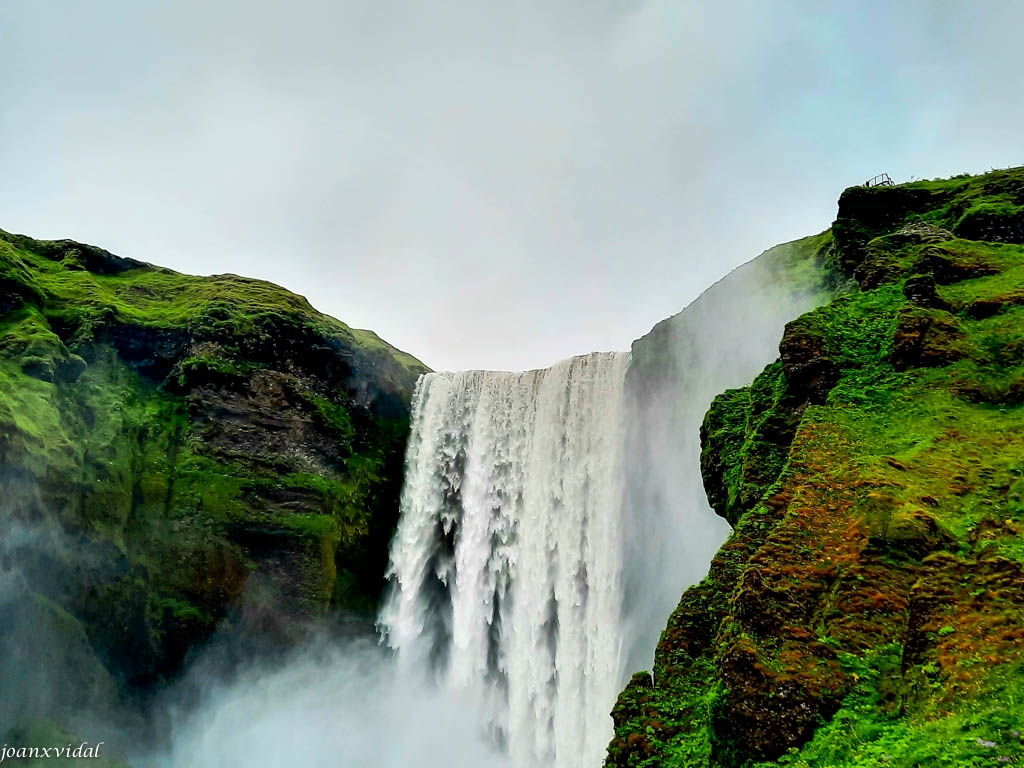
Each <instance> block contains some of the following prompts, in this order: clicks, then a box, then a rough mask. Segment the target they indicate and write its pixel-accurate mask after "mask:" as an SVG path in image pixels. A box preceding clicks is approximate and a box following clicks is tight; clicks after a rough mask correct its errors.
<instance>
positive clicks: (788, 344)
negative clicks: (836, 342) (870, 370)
mask: <svg viewBox="0 0 1024 768" xmlns="http://www.w3.org/2000/svg"><path fill="white" fill-rule="evenodd" d="M779 359H780V360H782V367H783V370H784V371H785V374H786V381H787V383H788V385H789V390H790V392H791V394H792V395H793V396H794V397H795V398H796V399H798V400H803V401H805V402H809V403H812V404H821V403H824V402H825V400H826V399H827V398H828V393H829V392H830V391H831V390H832V387H834V386H835V385H836V384H837V383H838V381H839V377H840V370H839V366H837V365H836V364H835V363H834V362H833V361H832V360H831V359H829V357H828V350H827V349H826V346H825V340H824V339H823V338H822V337H821V336H820V335H819V334H817V333H815V332H814V331H812V330H809V329H808V328H807V326H806V325H805V324H803V323H801V322H799V321H793V322H791V323H789V324H787V325H786V331H785V333H784V334H783V336H782V341H780V342H779Z"/></svg>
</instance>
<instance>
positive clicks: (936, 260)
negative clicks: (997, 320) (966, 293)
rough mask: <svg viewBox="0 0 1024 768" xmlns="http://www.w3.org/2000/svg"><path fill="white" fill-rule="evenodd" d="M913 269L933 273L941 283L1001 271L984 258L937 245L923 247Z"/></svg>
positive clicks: (948, 283)
mask: <svg viewBox="0 0 1024 768" xmlns="http://www.w3.org/2000/svg"><path fill="white" fill-rule="evenodd" d="M913 269H914V271H915V272H919V273H930V274H932V275H933V276H934V277H935V282H937V283H938V284H939V285H952V284H953V283H958V282H960V281H962V280H970V279H972V278H975V277H984V276H985V275H995V274H998V273H999V268H998V267H997V266H995V265H994V264H992V263H990V262H989V261H987V260H985V259H983V258H979V257H977V256H973V255H968V254H963V253H959V252H957V251H954V250H951V249H949V248H944V247H942V246H937V245H935V246H929V247H927V248H924V249H922V250H921V253H920V255H919V256H918V259H917V261H916V262H914V267H913Z"/></svg>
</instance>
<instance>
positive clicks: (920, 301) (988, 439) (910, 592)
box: [608, 169, 1024, 768]
mask: <svg viewBox="0 0 1024 768" xmlns="http://www.w3.org/2000/svg"><path fill="white" fill-rule="evenodd" d="M831 231H832V236H833V245H832V248H831V251H830V254H829V257H828V260H829V262H830V263H831V265H832V267H833V268H834V269H837V270H839V272H841V273H842V274H845V275H846V276H848V277H850V278H852V280H853V281H854V282H853V285H852V288H851V290H849V291H847V292H845V293H844V294H843V295H841V296H839V297H838V298H835V299H834V300H833V301H832V302H830V303H829V304H827V305H826V306H824V307H821V308H819V309H816V310H814V311H812V312H809V313H807V314H805V315H803V316H801V317H800V318H798V319H796V320H794V321H793V322H791V323H789V324H788V325H787V327H786V331H785V334H784V336H783V338H782V341H781V343H780V345H779V353H780V354H779V359H778V360H777V361H776V362H774V363H772V364H771V365H769V366H768V367H767V368H766V369H765V370H764V372H763V373H761V374H760V376H758V377H757V379H756V380H755V381H754V382H753V384H752V385H751V386H749V387H746V388H743V389H738V390H731V391H728V392H726V393H724V394H722V395H721V396H719V397H718V398H717V399H716V400H715V401H714V403H713V405H712V407H711V409H710V411H709V412H708V414H707V417H706V419H705V422H704V426H703V429H702V434H701V438H702V446H703V454H702V470H703V474H704V481H705V487H706V489H707V493H708V498H709V500H710V501H711V503H712V505H713V506H714V508H715V510H716V511H717V512H718V514H720V515H721V516H723V517H725V518H726V519H727V520H728V521H729V522H730V523H731V524H732V526H733V527H734V531H733V534H732V535H731V537H730V538H729V540H728V542H727V543H726V544H725V545H724V546H723V547H722V549H721V550H720V552H719V553H718V555H717V556H716V557H715V559H714V561H713V563H712V565H711V568H710V572H709V573H708V575H707V577H706V578H705V579H704V580H703V581H702V582H701V583H700V584H698V585H697V586H695V587H693V588H691V589H689V590H688V591H687V592H686V593H685V594H684V595H683V598H682V600H681V601H680V603H679V606H678V607H677V608H676V610H675V612H674V613H673V614H672V616H671V617H670V618H669V621H668V625H667V627H666V629H665V631H664V632H663V634H662V637H661V641H660V643H659V645H658V648H657V652H656V658H655V665H654V670H653V676H652V675H649V674H648V673H646V672H644V673H638V674H637V675H635V676H634V677H633V679H632V681H631V682H630V683H629V685H628V687H627V688H626V690H625V691H623V693H622V694H621V696H620V698H619V701H618V703H617V705H616V707H615V710H614V712H613V718H614V720H615V727H616V731H615V737H614V739H613V741H612V743H611V745H610V747H609V757H608V764H609V765H613V766H623V767H624V766H685V767H686V768H693V767H699V766H728V767H729V768H733V767H738V766H751V765H764V766H776V765H791V766H835V767H837V768H838V767H840V766H851V767H852V766H878V765H888V766H899V767H901V768H910V767H911V766H925V765H928V766H965V765H979V766H980V765H995V764H1006V763H1011V764H1012V763H1016V762H1019V761H1022V760H1024V736H1022V734H1024V651H1022V649H1024V538H1022V533H1024V289H1022V288H1021V286H1022V285H1024V246H1022V244H1024V169H1013V170H1008V171H999V172H993V173H990V174H986V175H983V176H978V177H960V178H953V179H948V180H943V181H934V182H918V183H911V184H905V185H901V186H897V187H894V188H875V189H867V188H851V189H848V190H846V191H845V192H844V193H843V195H842V196H841V198H840V200H839V212H838V217H837V220H836V222H835V223H834V225H833V227H832V230H831Z"/></svg>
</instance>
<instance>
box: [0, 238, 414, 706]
mask: <svg viewBox="0 0 1024 768" xmlns="http://www.w3.org/2000/svg"><path fill="white" fill-rule="evenodd" d="M425 370H426V368H425V367H424V366H423V365H422V364H421V363H420V362H419V361H417V360H415V359H414V358H412V357H410V356H409V355H406V354H404V353H402V352H400V351H398V350H397V349H395V348H393V347H391V346H390V345H388V344H387V343H385V342H383V341H382V340H381V339H379V338H378V337H377V336H376V335H375V334H373V333H370V332H368V331H359V330H353V329H351V328H349V327H348V326H346V325H345V324H343V323H341V322H338V321H337V320H334V319H333V318H330V317H327V316H326V315H323V314H321V313H319V312H317V311H316V310H314V309H313V308H312V307H311V306H310V305H309V304H308V302H306V300H305V299H303V298H302V297H300V296H296V295H294V294H292V293H289V292H288V291H286V290H284V289H282V288H279V287H277V286H274V285H271V284H268V283H265V282H261V281H258V280H249V279H245V278H241V277H237V276H234V275H217V276H213V277H191V276H187V275H182V274H178V273H175V272H172V271H170V270H167V269H162V268H159V267H154V266H151V265H148V264H144V263H141V262H138V261H133V260H131V259H124V258H119V257H117V256H114V255H112V254H110V253H107V252H106V251H103V250H101V249H99V248H95V247H93V246H88V245H83V244H80V243H75V242H71V241H67V240H63V241H56V242H43V241H37V240H32V239H30V238H27V237H22V236H17V235H10V234H7V233H4V232H0V522H2V525H3V528H4V536H3V540H2V544H0V576H2V579H0V587H2V589H0V626H2V627H3V630H4V631H3V632H2V633H0V659H2V660H3V669H2V670H0V679H2V680H3V683H0V689H2V690H0V700H2V701H4V702H10V701H12V700H14V701H16V702H17V703H16V709H17V710H19V711H15V712H0V719H2V720H4V721H6V722H8V723H10V722H13V720H12V718H13V717H15V716H17V717H22V718H24V717H31V716H33V715H34V714H42V713H50V714H52V708H53V701H52V699H53V697H52V695H51V694H52V690H51V689H52V688H53V687H54V686H58V684H59V688H60V689H61V690H62V691H64V692H65V693H66V694H67V695H68V696H70V697H71V698H70V700H67V697H66V696H62V697H61V698H62V699H63V702H62V703H63V705H64V706H65V707H67V708H69V709H70V710H72V711H74V710H75V708H76V707H85V706H88V707H90V708H96V707H98V706H100V704H101V703H102V701H103V700H107V699H110V698H111V697H113V696H116V695H117V693H118V691H120V692H124V691H137V690H140V689H141V690H144V689H146V688H147V687H149V686H151V685H152V684H153V683H156V682H158V681H160V680H162V679H166V678H168V677H170V676H173V675H174V674H175V673H176V672H177V670H178V669H179V668H180V666H181V664H182V662H183V660H184V658H185V656H186V654H187V653H188V652H189V650H190V649H192V648H194V647H195V646H196V645H197V644H198V643H201V642H202V641H203V640H205V639H206V638H208V637H209V636H210V634H211V633H212V632H213V630H214V627H215V626H217V625H218V624H219V623H221V620H222V619H224V618H226V617H227V618H229V619H231V620H232V621H234V622H235V623H238V622H242V623H246V624H247V625H248V626H250V627H254V628H256V629H258V630H260V631H262V632H266V633H269V634H270V635H272V636H275V637H282V638H287V636H288V635H289V634H290V633H291V632H292V631H293V628H295V627H297V626H300V625H301V624H302V623H303V621H305V620H307V619H313V618H315V617H316V616H318V615H321V614H323V613H324V612H325V611H326V610H327V609H328V607H338V608H345V609H349V610H351V611H355V612H361V613H363V614H367V615H369V614H371V613H372V610H373V609H374V607H375V605H376V602H377V598H378V595H379V592H380V589H381V588H382V586H383V574H384V571H385V567H386V563H387V545H388V541H389V539H390V536H391V533H392V531H393V528H394V525H395V523H396V520H397V516H398V494H399V490H400V484H401V472H402V460H403V453H404V445H405V440H406V434H407V431H408V418H409V410H408V404H409V400H410V398H411V393H412V388H413V385H414V383H415V380H416V378H417V377H418V375H419V374H420V373H421V372H423V371H425ZM229 623H230V622H229ZM69 669H73V670H75V671H74V673H73V676H72V677H71V678H70V679H68V678H66V677H64V678H61V679H60V680H53V681H50V683H52V684H53V685H52V686H51V685H48V684H47V681H46V680H45V679H44V678H45V677H46V670H52V671H53V674H54V675H56V674H61V675H65V674H68V670H69ZM19 686H24V690H23V691H22V692H21V693H19V692H18V691H19ZM35 690H40V691H43V690H46V691H49V692H48V693H47V694H46V695H42V694H40V696H38V697H36V696H34V694H32V693H31V692H32V691H35ZM37 699H38V700H37Z"/></svg>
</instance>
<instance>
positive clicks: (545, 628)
mask: <svg viewBox="0 0 1024 768" xmlns="http://www.w3.org/2000/svg"><path fill="white" fill-rule="evenodd" d="M628 365H629V355H628V353H626V354H616V353H595V354H591V355H587V356H583V357H576V358H572V359H570V360H566V361H564V362H562V363H559V364H558V365H555V366H554V367H552V368H549V369H545V370H538V371H528V372H525V373H498V372H487V371H469V372H464V373H432V374H427V375H426V376H423V377H421V379H420V381H419V384H418V385H417V388H416V394H415V396H414V399H413V423H412V432H411V435H410V440H409V449H408V454H407V460H406V477H405V487H404V490H403V493H402V502H401V506H402V510H401V519H400V521H399V525H398V531H397V533H396V535H395V539H394V541H393V543H392V550H391V566H390V572H389V577H390V578H391V580H392V593H391V596H390V598H389V600H388V601H387V602H386V604H385V607H384V609H383V610H382V613H381V621H380V623H381V627H382V629H383V631H384V634H385V637H386V638H387V642H388V644H389V645H391V646H392V647H393V648H396V649H398V651H399V659H400V663H402V664H410V665H413V666H415V667H420V668H423V669H429V670H431V671H432V672H433V674H434V675H435V676H436V678H437V680H438V681H439V682H440V683H441V684H442V685H445V686H449V687H452V688H455V689H459V690H470V691H473V690H475V691H478V692H479V695H480V697H481V699H480V700H481V706H482V708H483V712H484V714H485V717H486V720H487V723H488V725H489V726H490V729H491V731H492V735H493V738H494V740H495V742H496V744H498V745H501V746H503V747H504V748H505V749H506V750H507V752H508V754H509V756H510V757H511V759H512V761H513V763H514V764H515V765H517V766H555V767H556V768H582V767H586V768H593V766H598V765H600V764H601V761H602V758H603V755H604V750H605V745H606V744H607V743H608V740H609V738H610V736H611V729H612V722H611V718H610V716H609V712H610V710H611V707H612V705H613V704H614V702H615V697H616V695H617V693H618V691H619V688H620V687H621V683H622V676H623V663H624V658H623V657H624V654H623V642H622V638H621V636H620V634H619V633H618V632H617V629H618V627H619V626H620V617H621V610H622V584H623V574H622V565H623V562H622V520H621V515H622V492H623V471H622V461H621V454H622V450H623V445H624V425H623V408H622V404H623V383H624V379H625V373H626V369H627V367H628Z"/></svg>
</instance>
